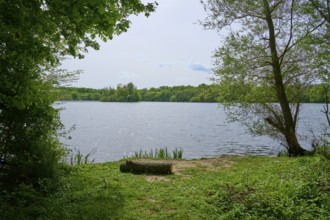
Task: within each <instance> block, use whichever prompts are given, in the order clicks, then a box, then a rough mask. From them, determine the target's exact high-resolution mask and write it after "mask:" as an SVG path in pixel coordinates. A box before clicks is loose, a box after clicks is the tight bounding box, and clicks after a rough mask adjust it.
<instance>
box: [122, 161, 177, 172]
mask: <svg viewBox="0 0 330 220" xmlns="http://www.w3.org/2000/svg"><path fill="white" fill-rule="evenodd" d="M172 166H173V165H172V164H171V163H164V162H161V163H158V162H156V163H155V162H145V161H131V160H128V161H126V163H123V164H120V171H121V172H132V173H150V174H171V173H172Z"/></svg>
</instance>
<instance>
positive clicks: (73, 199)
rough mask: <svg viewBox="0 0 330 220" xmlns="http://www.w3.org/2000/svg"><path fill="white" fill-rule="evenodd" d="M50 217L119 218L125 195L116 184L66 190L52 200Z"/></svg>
mask: <svg viewBox="0 0 330 220" xmlns="http://www.w3.org/2000/svg"><path fill="white" fill-rule="evenodd" d="M50 203H51V204H52V205H51V207H53V208H52V209H50V210H49V213H48V214H50V216H49V215H48V216H47V217H48V218H50V219H118V218H120V213H122V208H123V206H124V196H123V195H122V193H121V192H120V189H119V188H118V187H115V186H106V187H96V188H93V189H89V190H88V191H86V190H82V191H77V190H74V191H72V192H66V193H64V194H63V195H62V196H60V197H58V198H57V199H56V198H54V200H53V201H51V202H50Z"/></svg>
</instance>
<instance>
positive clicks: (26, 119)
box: [0, 0, 155, 186]
mask: <svg viewBox="0 0 330 220" xmlns="http://www.w3.org/2000/svg"><path fill="white" fill-rule="evenodd" d="M154 8H155V4H142V3H141V1H140V0H117V1H110V0H81V1H78V0H68V1H62V0H29V1H22V0H1V1H0V27H1V29H0V39H1V41H0V178H1V180H2V181H1V182H2V183H3V184H4V185H6V186H15V185H17V184H20V183H32V184H34V185H37V183H38V181H39V179H43V178H51V179H52V178H54V177H55V176H56V172H57V170H58V169H57V168H58V165H59V161H60V159H61V157H62V156H63V154H64V149H63V147H62V145H61V143H60V142H59V140H58V132H57V131H58V129H61V127H62V126H61V123H60V120H59V111H58V110H57V109H55V108H54V107H53V102H54V101H55V99H56V97H55V96H53V89H52V86H53V84H54V83H56V82H55V81H54V80H52V77H48V76H49V74H52V73H54V68H55V67H56V66H57V65H58V64H59V63H60V61H61V59H62V58H63V57H64V56H74V57H78V58H83V53H85V52H87V51H88V48H92V49H98V48H99V44H98V43H97V39H98V38H100V39H102V40H103V41H106V40H108V39H112V38H113V36H114V35H118V34H121V33H123V32H125V31H126V30H127V29H128V28H129V26H130V22H129V20H128V16H129V15H138V14H140V13H144V14H145V15H146V16H148V15H149V14H150V13H151V12H153V11H154Z"/></svg>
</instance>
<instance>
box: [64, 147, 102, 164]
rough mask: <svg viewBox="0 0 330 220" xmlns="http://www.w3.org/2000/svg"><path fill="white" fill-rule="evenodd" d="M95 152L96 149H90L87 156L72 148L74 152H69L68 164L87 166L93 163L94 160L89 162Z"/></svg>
mask: <svg viewBox="0 0 330 220" xmlns="http://www.w3.org/2000/svg"><path fill="white" fill-rule="evenodd" d="M96 152H97V149H96V148H94V149H92V150H91V151H90V152H89V153H88V154H86V155H83V154H82V153H81V152H80V150H79V149H77V148H74V150H73V151H72V150H71V154H70V158H69V161H70V162H69V163H70V165H72V166H73V165H80V164H89V163H94V159H93V160H91V159H90V158H91V157H92V156H93V155H94V154H95V153H96Z"/></svg>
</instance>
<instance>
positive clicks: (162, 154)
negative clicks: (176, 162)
mask: <svg viewBox="0 0 330 220" xmlns="http://www.w3.org/2000/svg"><path fill="white" fill-rule="evenodd" d="M124 158H125V159H127V158H141V159H163V160H167V159H182V158H183V149H182V148H175V149H174V150H173V151H172V154H171V152H170V151H169V150H168V148H167V147H163V148H160V149H157V148H156V149H155V150H152V149H151V150H150V151H149V152H148V151H143V150H139V151H135V152H134V153H133V155H132V156H131V157H130V156H125V157H124Z"/></svg>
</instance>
